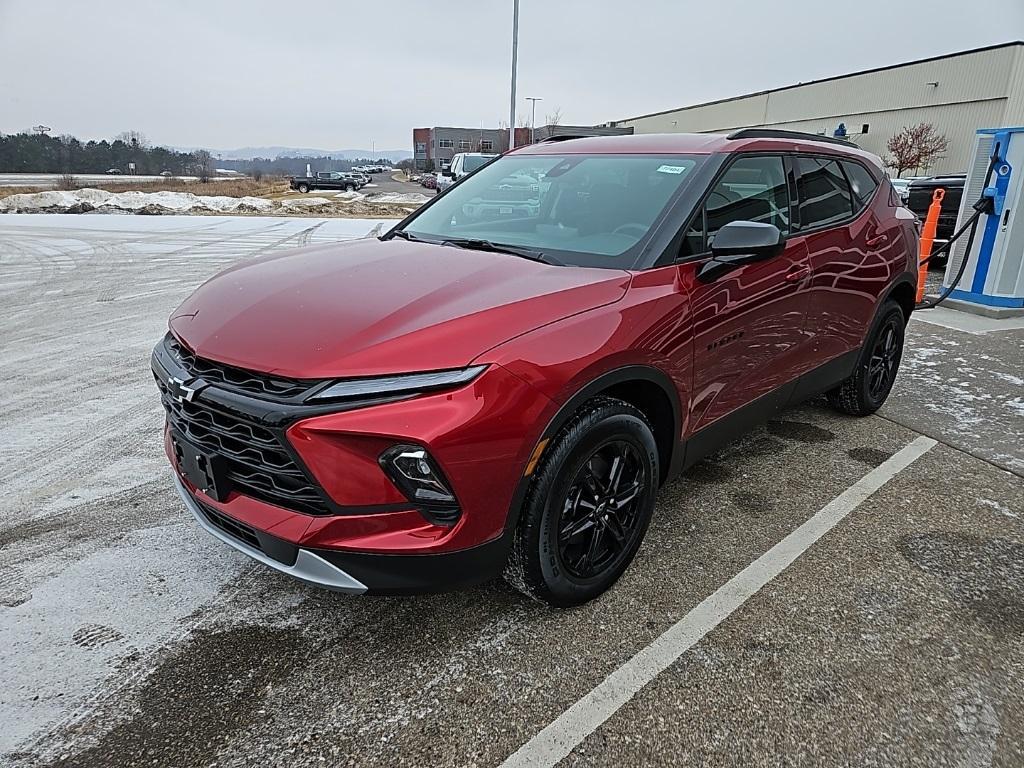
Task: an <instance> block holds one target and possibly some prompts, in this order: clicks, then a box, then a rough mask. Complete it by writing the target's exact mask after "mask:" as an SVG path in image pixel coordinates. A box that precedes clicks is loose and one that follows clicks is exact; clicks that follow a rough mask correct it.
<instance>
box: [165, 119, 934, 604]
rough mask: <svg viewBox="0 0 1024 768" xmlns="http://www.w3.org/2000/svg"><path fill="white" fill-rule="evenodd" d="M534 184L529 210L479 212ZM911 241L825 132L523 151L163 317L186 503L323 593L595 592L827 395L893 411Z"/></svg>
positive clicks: (168, 442)
mask: <svg viewBox="0 0 1024 768" xmlns="http://www.w3.org/2000/svg"><path fill="white" fill-rule="evenodd" d="M541 174H542V180H540V181H539V188H538V192H537V194H538V195H539V197H540V205H538V206H537V207H535V208H534V209H532V210H531V212H530V214H529V215H528V216H522V215H520V212H518V211H515V212H514V213H513V215H511V216H510V215H507V214H505V213H504V212H503V211H501V210H500V209H496V208H486V209H476V210H473V211H471V212H467V209H466V206H467V204H469V203H470V202H471V201H472V200H474V199H477V198H479V199H489V198H491V197H492V196H493V192H492V190H491V188H492V187H500V185H501V184H503V183H504V182H505V180H506V179H509V178H512V177H517V176H530V177H532V178H534V179H538V180H539V179H540V176H541ZM791 180H792V181H791ZM916 249H917V228H916V222H915V221H914V219H913V218H912V217H911V216H909V215H908V214H907V213H906V209H905V208H903V207H902V206H900V205H899V204H898V203H897V202H896V201H895V200H894V199H893V196H892V195H891V194H890V189H889V186H888V184H886V183H885V182H884V173H883V170H882V167H881V163H880V161H879V160H878V158H877V157H875V156H874V155H871V154H868V153H866V152H864V151H861V150H859V149H856V148H855V147H852V146H850V145H847V144H845V143H840V142H836V141H835V140H829V139H825V138H824V137H820V136H815V135H810V134H795V133H792V132H785V131H774V132H773V131H769V130H764V129H761V130H755V129H748V130H744V131H738V132H736V133H733V134H731V135H729V136H722V135H719V136H715V135H707V134H702V135H699V136H697V135H686V134H673V135H661V136H657V135H655V136H646V135H636V136H614V137H599V138H588V139H583V140H578V141H576V140H567V141H564V142H560V143H541V144H535V145H532V146H527V147H521V148H519V149H517V150H515V151H513V152H510V153H507V154H505V155H503V156H502V157H500V158H499V159H497V160H495V161H494V162H493V163H491V164H490V165H487V166H486V167H483V168H481V169H479V170H478V171H477V172H475V173H474V174H473V175H472V176H470V177H468V178H466V179H465V180H464V181H463V182H461V183H460V184H458V185H457V186H455V187H452V188H451V189H449V190H448V191H447V192H446V193H445V194H444V195H441V196H439V197H436V198H434V199H433V200H432V201H430V202H429V203H427V204H426V205H424V206H422V207H420V208H419V209H418V210H416V211H415V212H413V213H412V214H410V215H409V216H408V217H407V218H405V219H404V220H403V221H402V222H400V223H399V224H398V225H396V226H395V227H394V228H393V229H391V230H390V231H389V232H387V233H386V234H385V235H383V236H382V237H380V238H366V239H361V240H354V241H349V242H345V243H339V244H336V245H323V244H322V245H319V246H317V247H316V248H305V249H301V250H298V251H295V252H294V253H293V254H291V255H285V254H280V253H274V254H272V255H269V256H266V257H263V258H258V259H254V260H251V261H246V262H243V263H240V264H235V265H233V266H232V267H230V268H229V269H228V270H227V271H226V272H224V273H222V274H221V275H220V276H217V277H214V278H213V279H212V280H209V281H208V282H206V283H204V284H203V285H202V286H201V287H199V288H198V289H197V290H196V291H195V293H193V294H192V296H191V297H190V298H188V299H187V300H186V301H185V302H184V303H183V304H182V305H181V306H180V307H178V308H177V309H176V310H175V311H174V312H173V313H172V315H171V320H170V329H169V333H168V334H167V336H166V337H165V338H164V339H163V340H162V341H160V343H159V344H157V346H156V348H155V349H154V352H153V358H152V367H153V372H154V374H155V376H156V382H157V386H158V387H159V390H160V395H161V398H162V402H163V406H164V408H165V410H166V414H167V426H166V431H165V437H164V443H165V448H166V452H167V455H168V457H169V459H170V461H171V463H172V465H173V466H174V468H175V471H176V486H177V490H178V492H179V493H180V495H181V498H182V499H183V500H184V503H185V504H186V506H187V507H188V509H189V510H191V512H192V514H193V515H194V516H195V519H196V520H197V522H198V524H199V525H200V526H202V527H203V528H204V529H206V530H207V531H208V532H209V533H210V534H212V535H214V536H215V537H217V538H219V539H220V540H222V541H223V542H225V543H226V544H228V545H230V546H232V547H235V548H236V549H238V550H240V551H241V552H244V553H245V554H247V555H249V556H250V557H252V558H254V559H256V560H258V561H260V562H262V563H264V564H265V565H268V566H270V567H272V568H275V569H277V570H279V571H281V572H283V573H286V574H289V575H291V576H293V577H296V578H299V579H301V580H304V581H306V582H309V583H312V584H317V585H321V586H325V587H328V588H331V589H336V590H340V591H343V592H350V593H363V592H371V593H408V592H418V591H430V590H437V589H444V588H452V587H459V586H465V585H468V584H473V583H477V582H481V581H485V580H487V579H490V578H492V577H494V576H497V575H499V574H502V573H503V574H504V575H505V576H506V578H507V579H508V580H509V582H510V583H511V584H513V585H514V586H515V587H516V588H517V589H519V590H522V591H523V592H525V593H526V594H527V595H530V596H531V597H533V598H536V599H538V600H541V601H544V602H547V603H550V604H552V605H556V606H571V605H576V604H579V603H583V602H585V601H587V600H590V599H592V598H594V597H596V596H597V595H599V594H600V593H601V592H603V591H604V590H606V589H608V588H609V587H610V586H611V585H612V584H613V583H614V582H615V581H616V580H617V579H618V577H619V576H620V574H621V573H622V572H623V571H624V570H625V569H626V567H627V566H628V565H629V563H630V562H631V560H632V559H633V557H634V555H635V554H636V553H637V550H638V549H639V547H640V544H641V541H642V540H643V538H644V535H645V533H646V531H647V528H648V523H649V522H650V519H651V515H652V512H653V510H654V503H655V496H656V494H657V491H658V488H659V486H661V485H663V484H664V483H666V482H668V481H669V480H670V479H671V478H673V477H675V476H676V475H677V474H678V473H679V472H680V471H681V470H683V469H684V468H686V467H689V466H692V465H693V464H694V463H695V462H697V461H699V460H700V459H701V458H702V457H704V456H706V455H708V454H709V453H711V452H712V451H715V450H717V449H718V448H720V447H721V446H722V445H723V444H725V443H726V442H728V441H729V440H731V439H732V438H734V437H736V436H738V435H740V434H742V433H743V432H744V431H745V430H747V429H749V428H750V427H751V426H752V425H754V424H757V423H758V422H762V421H764V420H766V419H768V418H770V417H772V416H773V415H774V414H776V413H777V412H778V411H779V410H780V409H782V408H783V407H785V406H787V405H790V404H793V403H796V402H799V401H800V400H802V399H804V398H806V397H809V396H811V395H814V394H817V393H819V392H825V393H826V394H827V396H828V400H829V402H831V403H832V404H833V405H834V406H835V407H836V408H838V409H839V410H841V411H843V412H845V413H848V414H853V415H857V416H864V415H866V414H870V413H873V412H874V411H875V410H877V409H878V408H879V407H880V406H881V405H882V403H884V402H885V400H886V398H887V396H888V395H889V392H890V389H891V388H892V386H893V381H894V380H895V377H896V374H897V370H898V368H899V364H900V359H901V355H902V350H903V339H904V329H905V327H906V324H907V322H908V320H909V318H910V314H911V312H912V311H913V309H914V296H915V290H916V264H915V258H916ZM869 254H870V255H869ZM798 479H799V478H794V480H798ZM680 557H684V558H685V557H686V554H685V553H681V554H680Z"/></svg>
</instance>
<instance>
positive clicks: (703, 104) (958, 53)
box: [612, 40, 1024, 127]
mask: <svg viewBox="0 0 1024 768" xmlns="http://www.w3.org/2000/svg"><path fill="white" fill-rule="evenodd" d="M1015 45H1020V46H1024V40H1011V41H1009V42H1006V43H996V44H995V45H984V46H982V47H981V48H970V49H969V50H966V51H955V52H953V53H943V54H941V55H939V56H928V57H926V58H923V59H914V60H913V61H904V62H901V63H899V64H888V65H886V66H884V67H872V68H871V69H861V70H858V71H856V72H848V73H847V74H845V75H832V76H830V77H822V78H819V79H817V80H808V81H807V82H805V83H793V84H792V85H783V86H780V87H779V88H766V89H764V90H763V91H753V92H751V93H744V94H741V95H739V96H729V97H727V98H724V99H713V100H712V101H703V102H701V103H699V104H687V105H685V106H682V107H673V108H672V109H662V110H659V111H657V112H648V113H647V114H645V115H636V116H634V117H624V118H622V119H621V120H613V121H612V124H613V125H614V126H616V127H618V126H619V124H620V123H628V122H630V121H631V120H643V119H644V118H647V117H657V116H658V115H668V114H671V113H672V112H682V111H683V110H686V109H697V108H698V107H710V106H711V105H713V104H725V103H727V102H730V101H739V100H740V99H749V98H752V97H754V96H764V95H765V94H768V93H778V92H779V91H788V90H791V89H793V88H803V87H804V86H806V85H818V84H819V83H828V82H832V81H833V80H845V79H846V78H848V77H858V76H860V75H870V74H873V73H875V72H885V71H886V70H888V69H899V68H900V67H910V66H913V65H914V64H926V63H927V62H929V61H941V60H942V59H953V58H956V57H957V56H967V55H968V54H971V53H982V52H984V51H994V50H997V49H999V48H1009V47H1011V46H1015Z"/></svg>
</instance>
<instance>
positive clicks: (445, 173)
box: [441, 171, 455, 179]
mask: <svg viewBox="0 0 1024 768" xmlns="http://www.w3.org/2000/svg"><path fill="white" fill-rule="evenodd" d="M441 175H442V176H447V177H448V178H449V179H454V178H455V171H441Z"/></svg>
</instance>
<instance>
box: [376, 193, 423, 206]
mask: <svg viewBox="0 0 1024 768" xmlns="http://www.w3.org/2000/svg"><path fill="white" fill-rule="evenodd" d="M429 199H430V198H429V197H427V196H426V195H424V194H422V193H420V192H381V193H380V194H376V195H370V196H369V197H367V199H366V201H367V202H369V203H403V204H406V205H407V204H409V203H412V204H414V205H422V204H423V203H425V202H427V201H428V200H429Z"/></svg>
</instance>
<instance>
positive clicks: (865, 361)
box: [826, 301, 906, 416]
mask: <svg viewBox="0 0 1024 768" xmlns="http://www.w3.org/2000/svg"><path fill="white" fill-rule="evenodd" d="M905 328H906V320H905V319H904V317H903V310H902V309H900V306H899V305H898V304H897V303H896V302H894V301H889V302H886V303H885V304H884V305H883V306H882V308H881V311H880V312H879V313H878V318H877V320H876V321H875V326H874V328H873V329H872V331H871V334H870V335H869V336H868V338H867V339H865V341H864V346H863V347H861V351H860V358H859V359H858V361H857V367H856V369H854V372H853V374H852V375H851V376H850V377H849V378H848V379H846V381H844V382H843V383H842V384H840V385H839V386H838V387H836V388H835V389H833V390H831V391H830V392H828V393H827V394H826V396H827V397H828V401H829V403H830V404H831V405H832V406H833V407H834V408H837V409H838V410H840V411H842V412H843V413H848V414H850V415H851V416H869V415H870V414H872V413H874V412H875V411H877V410H878V409H879V408H881V407H882V404H883V403H884V402H885V401H886V399H887V398H888V397H889V393H890V392H891V391H892V385H893V383H894V382H895V381H896V373H897V372H898V371H899V367H900V361H901V360H902V359H903V339H904V331H905Z"/></svg>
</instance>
